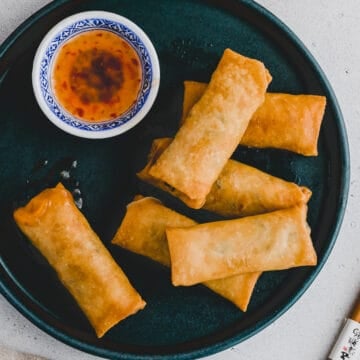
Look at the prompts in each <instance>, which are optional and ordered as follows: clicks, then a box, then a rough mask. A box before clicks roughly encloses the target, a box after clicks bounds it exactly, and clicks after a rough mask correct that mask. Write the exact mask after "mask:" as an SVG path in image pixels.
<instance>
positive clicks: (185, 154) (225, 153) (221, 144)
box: [149, 49, 271, 208]
mask: <svg viewBox="0 0 360 360" xmlns="http://www.w3.org/2000/svg"><path fill="white" fill-rule="evenodd" d="M270 81H271V76H270V74H269V72H268V71H267V69H266V68H265V66H264V64H263V63H261V62H260V61H258V60H253V59H250V58H247V57H244V56H242V55H240V54H237V53H235V52H233V51H231V50H229V49H227V50H225V52H224V54H223V56H222V58H221V60H220V62H219V64H218V66H217V68H216V70H215V71H214V73H213V75H212V77H211V80H210V83H209V85H208V87H207V88H206V90H205V92H204V94H203V96H202V97H201V99H200V100H199V101H198V102H197V103H196V104H195V105H194V106H193V107H192V108H191V111H190V113H189V114H188V116H187V119H186V121H185V122H184V124H183V126H181V128H180V129H179V131H178V132H177V134H176V136H175V138H174V140H173V141H172V143H171V144H170V146H169V147H168V148H167V149H166V150H165V151H164V153H163V154H162V155H161V156H160V157H159V158H158V160H157V161H156V162H155V164H154V165H153V166H152V167H151V168H150V171H149V173H150V175H151V176H153V177H155V178H157V179H159V180H162V181H163V182H165V183H167V184H168V185H170V186H171V187H174V188H175V189H176V190H177V191H179V192H181V193H184V194H185V195H186V196H187V197H189V198H190V199H192V200H194V201H196V206H194V208H200V207H201V206H202V205H203V204H204V202H205V198H206V196H207V194H208V193H209V191H210V189H211V186H212V184H213V183H214V182H215V180H216V179H217V177H218V176H219V174H220V172H221V170H222V168H223V167H224V166H225V164H226V162H227V160H228V159H229V158H230V156H231V155H232V153H233V152H234V150H235V149H236V147H237V145H238V144H239V141H240V139H241V137H242V136H243V134H244V132H245V130H246V128H247V126H248V123H249V121H250V118H251V117H252V115H253V114H254V112H255V111H256V110H257V108H258V107H259V106H260V105H261V104H262V103H263V101H264V97H265V92H266V88H267V86H268V84H269V82H270Z"/></svg>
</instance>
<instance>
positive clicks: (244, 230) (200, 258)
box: [166, 205, 317, 286]
mask: <svg viewBox="0 0 360 360" xmlns="http://www.w3.org/2000/svg"><path fill="white" fill-rule="evenodd" d="M306 213H307V207H306V206H305V205H303V206H297V207H293V208H290V209H285V210H278V211H274V212H271V213H267V214H263V215H255V216H249V217H245V218H242V219H236V220H225V221H217V222H212V223H207V224H201V225H195V226H191V227H183V228H167V229H166V235H167V239H168V245H169V251H170V257H171V274H172V275H171V276H172V282H173V284H174V285H175V286H177V285H193V284H197V283H200V282H204V281H208V280H214V279H219V278H224V277H227V276H231V275H235V274H239V273H247V272H258V271H268V270H282V269H288V268H291V267H296V266H305V265H315V264H316V261H317V257H316V253H315V249H314V247H313V244H312V241H311V238H310V228H309V226H308V224H307V223H306Z"/></svg>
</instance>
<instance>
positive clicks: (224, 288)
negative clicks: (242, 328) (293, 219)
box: [112, 197, 261, 311]
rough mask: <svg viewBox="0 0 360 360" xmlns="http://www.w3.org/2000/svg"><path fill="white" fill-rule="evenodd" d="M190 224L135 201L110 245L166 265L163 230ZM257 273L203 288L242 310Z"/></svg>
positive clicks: (153, 202) (152, 202)
mask: <svg viewBox="0 0 360 360" xmlns="http://www.w3.org/2000/svg"><path fill="white" fill-rule="evenodd" d="M193 225H196V222H195V221H193V220H192V219H189V218H188V217H186V216H183V215H181V214H179V213H177V212H175V211H173V210H171V209H169V208H167V207H166V206H164V205H163V204H162V203H161V202H160V201H159V200H157V199H155V198H152V197H145V198H140V199H139V198H138V199H137V200H135V201H133V202H131V203H130V204H129V205H128V206H127V210H126V214H125V217H124V219H123V221H122V223H121V225H120V227H119V229H118V230H117V232H116V234H115V236H114V238H113V240H112V243H113V244H116V245H119V246H121V247H123V248H125V249H127V250H130V251H133V252H135V253H137V254H140V255H143V256H146V257H149V258H150V259H153V260H155V261H158V262H160V263H161V264H163V265H166V266H170V255H169V248H168V244H167V240H166V234H165V229H166V227H168V226H178V227H187V226H193ZM260 274H261V273H259V272H258V273H248V274H243V275H235V276H231V277H229V278H225V279H219V280H213V281H207V282H205V283H204V284H203V285H205V286H207V287H208V288H210V289H211V290H213V291H214V292H216V293H218V294H219V295H221V296H223V297H224V298H226V299H228V300H229V301H231V302H232V303H234V304H235V305H236V306H237V307H239V308H240V309H241V310H243V311H246V309H247V306H248V304H249V301H250V297H251V294H252V292H253V289H254V287H255V284H256V281H257V279H258V278H259V276H260Z"/></svg>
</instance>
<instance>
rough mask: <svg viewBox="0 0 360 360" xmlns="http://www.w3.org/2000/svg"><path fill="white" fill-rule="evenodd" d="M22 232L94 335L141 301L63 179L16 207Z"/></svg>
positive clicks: (133, 310) (116, 321)
mask: <svg viewBox="0 0 360 360" xmlns="http://www.w3.org/2000/svg"><path fill="white" fill-rule="evenodd" d="M14 218H15V221H16V223H17V225H18V226H19V227H20V229H21V230H22V232H23V233H24V234H25V235H26V236H27V237H28V238H29V239H30V241H31V242H32V244H33V245H34V246H35V247H36V248H37V249H38V250H39V251H40V252H41V253H42V255H43V256H44V257H45V258H46V259H47V261H48V262H49V264H50V265H51V266H52V267H53V268H54V270H55V271H56V273H57V275H58V277H59V279H60V280H61V282H62V283H63V285H64V286H65V287H66V288H67V289H68V291H69V292H70V293H71V295H72V296H73V297H74V299H75V300H76V302H77V303H78V305H79V307H80V308H81V309H82V311H83V312H84V313H85V315H86V316H87V318H88V319H89V321H90V323H91V325H92V326H93V327H94V329H95V332H96V334H97V336H98V337H102V336H103V335H104V334H105V333H106V331H107V330H109V329H110V328H111V327H113V326H114V325H116V324H117V323H118V322H119V321H121V320H123V319H125V318H126V317H128V316H129V315H132V314H134V313H136V312H137V311H138V310H140V309H143V308H144V306H145V302H144V300H143V299H142V298H141V296H140V295H139V294H138V292H137V291H136V290H135V289H134V288H133V287H132V285H131V284H130V282H129V280H128V278H127V277H126V275H125V274H124V272H123V271H122V270H121V268H120V267H119V266H118V265H117V263H116V262H115V261H114V259H113V258H112V256H111V255H110V253H109V252H108V250H107V249H106V248H105V246H104V245H103V243H102V242H101V240H100V239H99V238H98V236H97V235H96V234H95V233H94V231H93V230H92V229H91V227H90V225H89V223H88V222H87V220H86V219H85V217H84V216H83V214H82V213H81V212H80V211H79V210H78V208H77V207H76V206H75V204H74V201H73V198H72V196H71V194H70V192H68V191H67V190H66V189H65V188H64V187H63V186H62V185H61V184H59V185H57V186H56V187H55V188H49V189H46V190H44V191H42V192H41V193H40V194H38V195H37V196H35V197H34V198H33V199H31V201H30V202H29V203H28V204H27V205H26V206H25V207H22V208H19V209H17V210H16V211H15V212H14Z"/></svg>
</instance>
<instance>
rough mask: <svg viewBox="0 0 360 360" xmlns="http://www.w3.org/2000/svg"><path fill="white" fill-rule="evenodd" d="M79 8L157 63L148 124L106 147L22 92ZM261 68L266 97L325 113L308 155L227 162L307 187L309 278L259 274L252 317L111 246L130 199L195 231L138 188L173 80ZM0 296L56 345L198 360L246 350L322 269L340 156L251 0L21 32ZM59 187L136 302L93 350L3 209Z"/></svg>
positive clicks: (294, 51) (80, 322)
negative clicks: (84, 17)
mask: <svg viewBox="0 0 360 360" xmlns="http://www.w3.org/2000/svg"><path fill="white" fill-rule="evenodd" d="M85 10H105V11H112V12H116V13H119V14H121V15H123V16H125V17H127V18H129V19H131V20H132V21H134V22H135V23H137V24H138V25H139V26H141V27H142V28H143V29H144V31H145V32H146V33H147V34H148V36H149V37H150V39H151V40H152V42H153V44H154V46H155V48H156V50H157V52H158V55H159V60H160V68H161V71H162V73H161V78H162V82H161V86H160V90H159V95H158V98H157V100H156V102H155V104H154V106H153V108H152V110H151V111H150V113H149V114H148V115H147V117H146V118H145V119H144V120H143V121H142V122H141V124H139V125H138V126H137V127H136V128H134V129H132V130H130V131H129V132H127V133H126V134H123V135H121V136H118V137H116V138H112V139H106V140H99V141H93V140H86V139H81V138H77V137H74V136H71V135H68V134H66V133H64V132H62V131H61V130H59V129H58V128H56V127H55V126H53V125H52V124H51V123H49V122H48V121H47V119H46V118H45V117H44V115H43V114H42V112H41V110H40V109H39V108H38V106H37V104H36V101H35V99H34V95H33V93H32V88H31V66H32V60H33V57H34V54H35V50H36V48H37V46H38V45H39V42H40V41H41V39H42V38H43V36H44V35H45V33H46V32H47V31H48V30H49V29H50V28H51V27H52V26H53V25H54V24H55V23H57V22H58V21H60V20H61V19H62V18H64V17H66V16H68V15H71V14H74V13H77V12H80V11H85ZM227 47H229V48H232V49H233V50H235V51H238V52H240V53H242V54H244V55H247V56H249V57H253V58H257V59H260V60H262V61H263V62H264V63H265V64H266V66H267V68H268V69H269V70H270V72H271V74H272V76H273V81H272V83H271V85H270V89H269V90H270V91H278V92H288V93H306V94H322V95H325V96H326V97H327V101H328V103H327V108H326V113H325V118H324V122H323V126H322V128H321V134H320V140H319V156H317V157H303V156H300V155H296V154H293V153H290V152H286V151H280V150H256V149H246V148H240V147H239V148H238V149H237V151H236V152H235V154H234V156H233V157H234V158H235V159H238V160H240V161H243V162H246V163H248V164H251V165H254V166H256V167H258V168H260V169H262V170H265V171H267V172H269V173H271V174H273V175H276V176H279V177H281V178H284V179H286V180H290V181H295V182H297V183H298V184H302V185H305V186H308V187H309V188H310V189H311V190H312V192H313V196H312V198H311V201H310V203H309V213H308V221H309V224H310V226H311V229H312V238H313V241H314V245H315V248H316V251H317V254H318V259H319V263H318V265H317V266H316V267H305V268H297V269H291V270H288V271H278V272H268V273H265V274H264V275H263V276H262V277H261V278H260V280H259V282H258V283H257V285H256V288H255V291H254V294H253V297H252V299H251V303H250V305H249V309H248V311H247V312H246V313H243V312H241V311H240V310H238V309H237V308H236V307H235V306H233V305H232V304H231V303H230V302H228V301H226V300H224V299H222V298H221V297H219V296H217V295H215V294H214V293H212V292H210V291H209V290H207V289H205V288H204V287H202V286H194V287H191V288H184V287H178V288H175V287H173V286H171V284H170V272H169V270H168V269H165V268H163V267H162V266H160V265H157V264H155V263H153V262H152V261H150V260H148V259H145V258H143V257H141V256H137V255H135V254H131V253H128V252H126V251H125V250H122V249H120V248H117V247H114V246H112V245H111V244H110V240H111V238H112V236H113V235H114V233H115V231H116V229H117V227H118V226H119V224H120V222H121V219H122V217H123V215H124V211H125V207H126V204H127V203H128V202H130V201H131V199H132V198H133V196H134V195H135V194H137V193H141V194H143V195H152V196H157V197H159V198H160V199H161V200H163V201H164V202H165V204H167V205H168V206H170V207H172V208H174V209H176V210H178V211H180V212H184V213H185V214H187V215H190V216H192V217H194V219H196V220H198V221H202V222H204V221H209V220H211V219H212V217H210V216H209V215H208V214H205V213H201V212H192V211H189V210H188V209H186V208H185V206H183V205H182V204H180V203H179V202H178V201H176V199H174V198H172V197H171V196H166V195H165V194H164V193H162V192H160V191H156V190H155V189H154V188H152V187H151V186H147V185H146V184H143V183H141V182H140V181H138V180H137V178H136V176H135V173H136V172H137V171H138V170H139V169H141V168H142V167H143V166H144V164H145V162H146V156H147V153H148V151H149V148H150V144H151V142H152V140H153V139H154V138H156V137H162V136H173V135H174V133H175V132H176V130H177V124H178V120H179V116H180V112H181V105H182V93H183V87H182V82H183V81H184V80H187V79H192V80H198V81H208V80H209V77H210V75H211V73H212V72H213V70H214V68H215V67H216V64H217V62H218V61H219V58H220V56H221V54H222V52H223V50H224V49H225V48H227ZM0 111H1V119H0V126H1V136H0V148H1V152H0V166H1V172H0V183H1V188H0V195H1V204H0V215H1V223H0V233H1V242H0V256H1V257H0V289H1V292H2V293H3V294H4V296H5V297H6V298H7V299H8V300H9V301H10V302H11V303H12V304H13V305H14V306H15V307H16V308H17V309H18V310H19V311H21V312H22V313H23V314H24V315H25V316H27V317H28V318H29V319H30V320H31V321H32V322H33V323H35V324H36V325H38V326H39V327H40V328H42V329H44V330H45V331H46V332H48V333H49V334H51V335H53V336H55V337H56V338H58V339H60V340H62V341H64V342H66V343H67V344H70V345H72V346H74V347H77V348H79V349H81V350H84V351H88V352H90V353H94V354H97V355H100V356H103V357H109V358H113V359H120V358H121V359H145V358H146V359H149V358H154V359H155V358H156V359H162V358H176V359H188V358H198V357H201V356H204V355H208V354H211V353H215V352H217V351H220V350H222V349H225V348H228V347H230V346H232V345H234V344H236V343H239V342H240V341H243V340H245V339H247V338H248V337H250V336H252V335H253V334H255V333H256V332H257V331H259V330H261V329H263V328H264V327H265V326H266V325H268V324H270V323H271V322H273V321H274V320H275V319H276V318H278V317H279V316H280V315H281V314H283V313H284V312H285V311H286V310H287V309H288V308H289V307H290V306H291V305H293V304H294V303H295V302H296V300H297V299H298V298H299V297H300V296H301V294H303V293H304V291H305V290H306V289H307V287H308V286H309V285H310V283H311V282H312V281H313V280H314V278H315V277H316V275H317V274H318V273H319V271H320V269H321V268H322V266H323V265H324V263H325V261H326V259H327V257H328V255H329V253H330V251H331V249H332V247H333V245H334V242H335V240H336V235H337V233H338V230H339V227H340V223H341V220H342V216H343V213H344V208H345V203H346V198H347V192H348V182H349V168H348V167H349V159H348V146H347V140H346V134H345V130H344V125H343V120H342V117H341V114H340V111H339V108H338V105H337V102H336V99H335V96H334V94H333V92H332V90H331V88H330V85H329V83H328V82H327V80H326V79H325V77H324V75H323V73H322V72H321V70H320V69H319V67H318V65H317V64H316V62H315V61H314V59H313V58H312V56H311V55H310V54H309V53H308V51H307V50H306V49H305V48H304V46H303V45H302V44H301V43H300V42H299V40H298V39H297V38H296V37H295V35H294V34H292V33H291V31H290V30H289V29H288V28H287V27H286V26H285V25H283V24H282V23H281V22H280V21H279V20H278V19H276V18H275V17H274V16H273V15H271V14H270V13H268V12H267V11H266V10H265V9H263V8H261V7H260V6H259V5H257V4H255V3H253V2H252V1H236V0H221V1H220V0H219V1H216V0H211V1H195V0H194V1H191V0H178V1H175V0H174V1H166V0H146V1H145V0H144V1H141V0H133V1H130V2H129V1H126V0H108V1H100V0H86V1H85V0H83V1H82V0H77V1H64V0H61V1H54V2H52V3H51V4H50V5H49V6H47V7H45V8H43V9H42V10H41V11H39V12H38V13H37V14H35V15H34V16H33V17H31V18H30V19H29V20H28V21H26V22H25V23H24V24H23V25H22V26H21V27H20V28H19V29H18V30H17V31H16V32H15V33H13V34H12V35H11V36H10V37H9V39H8V40H7V41H6V42H5V43H4V44H3V45H2V46H1V47H0ZM58 181H62V182H63V183H64V185H65V186H66V187H67V188H68V189H69V190H71V191H74V190H76V194H77V196H78V197H79V198H78V199H77V200H78V201H81V202H82V204H83V206H82V211H83V213H84V214H85V215H86V217H87V218H88V219H89V222H90V224H91V225H92V227H93V228H94V230H95V231H96V232H97V233H98V234H99V236H100V238H101V239H102V240H103V242H104V244H105V245H106V246H107V247H108V248H109V250H110V251H111V253H112V254H113V256H114V258H115V259H116V261H117V262H118V263H119V264H120V265H121V267H122V268H123V269H124V271H125V272H126V274H127V275H128V277H129V278H130V280H131V282H132V283H133V284H134V286H135V288H136V289H137V290H138V291H139V292H140V293H141V295H142V296H143V297H144V299H146V301H147V304H148V305H147V306H146V308H145V309H144V310H143V311H141V312H139V313H137V314H136V315H134V316H131V317H129V318H128V319H126V320H125V321H123V322H121V323H120V324H119V325H117V326H115V327H114V328H113V329H112V330H110V331H109V332H108V333H107V334H106V335H105V336H104V337H103V338H102V339H97V338H96V337H95V334H94V331H93V329H92V328H91V327H90V325H89V324H88V322H87V320H86V319H85V317H84V316H83V315H82V313H81V311H80V310H79V308H78V307H77V306H76V304H75V302H74V301H73V300H72V298H71V297H70V296H69V295H68V294H67V292H66V291H65V289H64V288H63V287H62V285H61V284H60V283H59V281H58V279H57V278H56V275H55V274H54V272H53V271H52V270H51V268H50V267H49V266H48V264H47V263H46V261H45V260H44V259H43V258H42V257H41V256H40V255H39V253H38V252H37V251H36V250H35V249H34V248H33V247H32V246H31V245H30V244H29V242H28V241H27V240H26V238H25V237H24V236H22V235H21V234H20V232H19V231H18V229H17V228H16V226H15V224H14V222H13V220H12V212H13V210H14V208H16V207H17V206H19V205H21V204H24V203H25V202H26V201H27V200H28V199H29V198H30V197H31V196H33V195H34V194H36V193H37V192H39V191H40V190H42V189H44V188H46V187H48V186H53V185H54V184H56V183H57V182H58Z"/></svg>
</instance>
